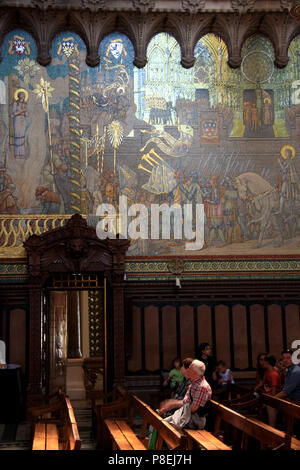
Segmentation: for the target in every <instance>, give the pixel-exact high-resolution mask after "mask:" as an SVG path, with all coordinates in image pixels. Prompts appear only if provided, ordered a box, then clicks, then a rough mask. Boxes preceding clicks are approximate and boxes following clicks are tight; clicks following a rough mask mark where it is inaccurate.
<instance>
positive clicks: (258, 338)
mask: <svg viewBox="0 0 300 470" xmlns="http://www.w3.org/2000/svg"><path fill="white" fill-rule="evenodd" d="M250 323H251V342H252V364H253V367H254V368H255V367H256V363H257V356H258V355H259V354H260V353H263V352H265V346H266V345H265V332H264V306H263V305H261V304H253V305H250Z"/></svg>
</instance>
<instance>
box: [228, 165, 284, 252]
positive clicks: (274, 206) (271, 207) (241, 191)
mask: <svg viewBox="0 0 300 470" xmlns="http://www.w3.org/2000/svg"><path fill="white" fill-rule="evenodd" d="M234 181H235V186H236V188H237V191H238V195H239V198H240V199H242V200H243V201H249V202H251V203H252V204H253V205H254V208H255V211H256V212H257V213H258V214H259V216H258V218H257V219H255V220H251V221H250V222H249V224H256V223H260V233H259V237H258V242H257V248H259V247H261V245H262V241H263V239H264V235H265V232H266V229H267V227H268V226H269V225H272V226H273V228H274V229H275V230H276V232H277V233H278V236H279V241H278V242H277V245H278V246H281V245H282V243H283V229H282V223H281V222H282V221H281V218H280V215H279V198H278V194H277V190H276V189H275V188H274V187H273V186H272V185H271V184H270V183H269V182H268V181H266V180H265V179H264V178H263V177H262V176H260V175H258V174H257V173H251V172H248V173H243V174H241V175H239V176H238V177H237V178H235V179H234Z"/></svg>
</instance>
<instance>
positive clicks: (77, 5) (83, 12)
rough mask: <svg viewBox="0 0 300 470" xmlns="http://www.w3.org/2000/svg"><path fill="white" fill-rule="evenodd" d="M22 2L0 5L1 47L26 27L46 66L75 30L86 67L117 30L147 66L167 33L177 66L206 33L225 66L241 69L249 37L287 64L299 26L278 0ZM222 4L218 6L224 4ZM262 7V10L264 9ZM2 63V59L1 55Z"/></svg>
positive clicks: (190, 61)
mask: <svg viewBox="0 0 300 470" xmlns="http://www.w3.org/2000/svg"><path fill="white" fill-rule="evenodd" d="M224 3H225V4H226V5H227V7H226V8H223V10H222V7H221V2H219V1H209V0H131V1H120V0H110V1H108V0H73V1H72V2H71V1H69V2H67V1H65V0H42V1H38V0H22V1H14V0H12V1H8V0H3V1H2V2H0V46H1V44H2V42H3V40H4V37H5V35H6V34H7V33H8V32H9V31H12V30H14V29H16V28H21V29H25V30H26V31H28V32H29V33H30V34H32V36H33V38H34V39H35V41H36V44H37V49H38V55H37V61H38V62H39V63H40V64H41V65H44V66H46V65H48V64H49V63H50V62H51V55H50V49H51V44H52V41H53V40H54V38H55V36H56V35H57V34H58V33H60V32H61V31H74V33H77V34H78V35H79V36H80V37H81V38H82V39H83V40H84V41H85V44H86V49H87V56H86V63H87V64H88V65H89V66H91V67H94V66H97V65H98V64H99V61H100V57H99V54H98V49H99V44H100V42H101V40H102V39H103V38H104V37H105V36H106V35H109V34H110V33H112V32H114V31H118V32H120V33H123V34H125V35H127V36H128V38H129V39H130V40H131V42H132V44H133V47H134V51H135V59H134V64H135V65H136V66H137V67H139V68H141V67H144V66H145V65H146V63H147V54H146V52H147V46H148V44H149V41H150V40H151V39H152V37H153V36H154V35H155V34H158V33H160V32H167V33H170V34H172V35H173V36H174V37H175V39H176V40H177V41H178V43H179V45H180V48H181V64H182V66H183V67H185V68H190V67H192V66H193V65H194V62H195V58H194V48H195V46H196V44H197V42H198V40H199V39H200V38H201V37H203V36H204V35H205V34H207V33H215V34H217V35H219V36H220V37H221V38H222V39H223V40H224V42H225V43H226V45H227V48H228V56H229V57H228V63H229V65H230V66H231V67H233V68H237V67H239V66H240V65H241V49H242V45H243V44H244V42H245V41H246V40H247V39H248V38H249V37H251V36H252V35H253V34H256V33H259V34H263V35H265V36H266V37H268V38H269V39H270V40H271V42H272V43H273V44H274V49H275V63H276V65H277V66H278V67H280V68H282V67H285V66H286V65H287V63H288V60H289V59H288V48H289V45H290V42H291V41H292V40H293V39H294V38H295V37H296V36H297V35H298V34H300V22H299V21H298V20H297V19H295V18H292V17H291V16H290V14H289V4H288V2H287V0H286V1H283V0H272V2H267V3H266V2H262V1H261V0H231V1H229V0H228V1H227V2H224ZM224 3H223V4H224ZM266 5H267V6H266ZM0 59H1V57H0Z"/></svg>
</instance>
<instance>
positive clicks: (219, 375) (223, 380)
mask: <svg viewBox="0 0 300 470" xmlns="http://www.w3.org/2000/svg"><path fill="white" fill-rule="evenodd" d="M216 379H217V380H218V384H219V385H221V386H222V387H225V386H226V385H227V384H228V383H229V382H231V383H232V384H234V378H233V376H232V372H231V370H230V369H227V367H226V363H225V362H224V361H218V362H217V367H216Z"/></svg>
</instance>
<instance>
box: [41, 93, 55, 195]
mask: <svg viewBox="0 0 300 470" xmlns="http://www.w3.org/2000/svg"><path fill="white" fill-rule="evenodd" d="M44 90H45V101H46V109H47V111H46V114H47V122H48V137H49V147H50V167H51V172H52V174H53V178H54V165H53V150H52V138H51V127H50V113H49V100H48V90H47V87H46V86H45V87H44ZM52 191H54V192H55V184H54V181H53V183H52Z"/></svg>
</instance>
